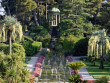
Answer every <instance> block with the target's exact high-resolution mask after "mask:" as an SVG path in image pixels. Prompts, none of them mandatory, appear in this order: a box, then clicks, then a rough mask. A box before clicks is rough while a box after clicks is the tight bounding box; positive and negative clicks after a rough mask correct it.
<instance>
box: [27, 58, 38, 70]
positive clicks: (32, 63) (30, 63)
mask: <svg viewBox="0 0 110 83" xmlns="http://www.w3.org/2000/svg"><path fill="white" fill-rule="evenodd" d="M37 59H38V57H31V60H30V61H28V64H27V67H26V69H27V70H29V71H34V68H35V64H36V62H37Z"/></svg>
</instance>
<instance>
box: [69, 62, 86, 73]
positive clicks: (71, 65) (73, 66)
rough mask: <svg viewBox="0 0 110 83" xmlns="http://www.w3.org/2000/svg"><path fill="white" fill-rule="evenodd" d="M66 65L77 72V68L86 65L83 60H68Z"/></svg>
mask: <svg viewBox="0 0 110 83" xmlns="http://www.w3.org/2000/svg"><path fill="white" fill-rule="evenodd" d="M67 66H68V67H70V68H71V69H73V70H74V73H75V74H76V73H78V70H79V69H81V68H82V67H84V66H86V65H85V63H83V62H70V63H68V64H67Z"/></svg>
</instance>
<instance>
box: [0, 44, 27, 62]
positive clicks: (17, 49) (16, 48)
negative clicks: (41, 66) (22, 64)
mask: <svg viewBox="0 0 110 83" xmlns="http://www.w3.org/2000/svg"><path fill="white" fill-rule="evenodd" d="M0 51H3V52H4V53H5V54H9V45H8V44H5V43H0ZM12 51H13V53H16V54H17V55H19V56H21V57H22V59H23V60H24V59H25V49H24V48H23V46H22V45H20V44H17V43H13V44H12Z"/></svg>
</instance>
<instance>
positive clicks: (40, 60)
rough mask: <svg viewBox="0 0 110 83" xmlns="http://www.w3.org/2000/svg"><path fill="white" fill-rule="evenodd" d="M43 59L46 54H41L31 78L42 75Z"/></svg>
mask: <svg viewBox="0 0 110 83" xmlns="http://www.w3.org/2000/svg"><path fill="white" fill-rule="evenodd" d="M43 60H44V56H39V58H38V60H37V62H36V65H35V69H34V72H33V74H32V75H31V79H35V78H36V77H38V76H40V75H41V71H42V69H41V67H42V62H43Z"/></svg>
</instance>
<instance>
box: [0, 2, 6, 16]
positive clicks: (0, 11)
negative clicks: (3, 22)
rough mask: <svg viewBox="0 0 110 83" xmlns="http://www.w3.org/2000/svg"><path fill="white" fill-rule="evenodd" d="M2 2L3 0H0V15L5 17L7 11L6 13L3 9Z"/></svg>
mask: <svg viewBox="0 0 110 83" xmlns="http://www.w3.org/2000/svg"><path fill="white" fill-rule="evenodd" d="M1 1H2V0H0V15H4V14H5V13H4V12H5V11H4V9H3V7H2V6H1Z"/></svg>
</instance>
